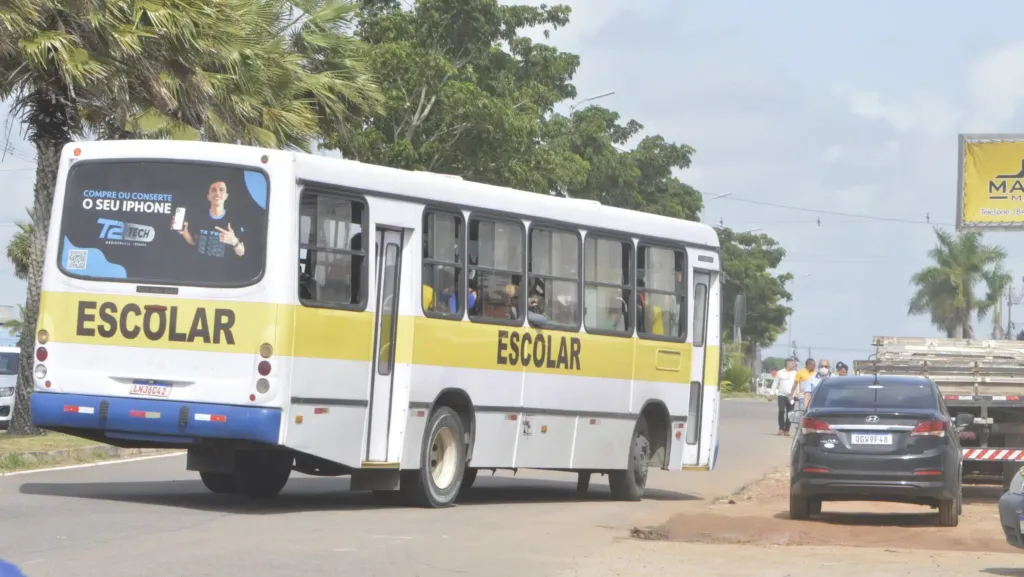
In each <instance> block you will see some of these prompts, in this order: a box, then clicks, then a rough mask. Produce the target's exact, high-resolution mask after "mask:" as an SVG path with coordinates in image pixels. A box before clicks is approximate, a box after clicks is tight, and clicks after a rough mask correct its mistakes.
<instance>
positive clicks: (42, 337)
mask: <svg viewBox="0 0 1024 577" xmlns="http://www.w3.org/2000/svg"><path fill="white" fill-rule="evenodd" d="M36 340H37V341H39V344H41V345H45V344H46V343H48V342H50V333H49V332H47V331H46V329H43V330H41V331H39V332H38V333H36Z"/></svg>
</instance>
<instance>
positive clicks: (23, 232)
mask: <svg viewBox="0 0 1024 577" xmlns="http://www.w3.org/2000/svg"><path fill="white" fill-rule="evenodd" d="M27 212H28V222H19V223H15V224H16V225H17V227H18V232H16V233H14V236H13V237H11V241H10V242H9V243H7V260H9V261H11V264H12V265H14V276H15V277H16V278H18V279H19V280H27V279H28V267H29V262H30V260H31V246H32V220H33V219H32V211H31V210H29V211H27Z"/></svg>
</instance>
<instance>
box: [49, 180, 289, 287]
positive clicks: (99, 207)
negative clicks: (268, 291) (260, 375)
mask: <svg viewBox="0 0 1024 577" xmlns="http://www.w3.org/2000/svg"><path fill="white" fill-rule="evenodd" d="M268 189H269V183H268V181H267V176H266V174H264V173H263V172H261V171H259V170H252V169H246V168H243V167H238V166H227V165H218V164H205V163H186V162H172V161H117V162H92V163H90V162H79V163H76V164H74V165H73V166H72V167H71V171H70V172H69V173H68V181H67V188H66V189H65V193H64V206H63V211H62V215H61V235H60V250H59V253H58V258H59V259H60V262H59V263H58V264H59V266H60V269H61V271H63V272H64V273H65V274H67V275H69V276H73V277H78V278H85V279H90V280H103V281H121V282H134V283H148V284H171V285H184V286H216V287H241V286H247V285H250V284H253V283H254V282H256V281H257V280H259V279H260V278H261V277H262V276H263V265H264V262H265V260H266V246H267V200H268V198H267V196H268V193H269V190H268Z"/></svg>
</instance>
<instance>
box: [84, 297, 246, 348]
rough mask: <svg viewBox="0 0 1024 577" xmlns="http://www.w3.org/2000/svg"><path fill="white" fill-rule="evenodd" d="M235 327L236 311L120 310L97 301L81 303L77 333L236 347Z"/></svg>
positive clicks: (132, 306) (157, 307)
mask: <svg viewBox="0 0 1024 577" xmlns="http://www.w3.org/2000/svg"><path fill="white" fill-rule="evenodd" d="M234 325H235V311H233V310H231V309H220V308H215V309H212V310H209V311H208V310H207V309H206V308H205V307H199V308H196V309H195V311H194V312H191V313H189V312H183V311H179V309H178V307H177V306H175V305H171V306H164V305H148V306H146V307H145V308H144V307H141V306H139V305H137V304H134V303H129V304H126V305H124V307H122V308H121V309H120V310H118V308H117V304H116V303H112V302H100V303H97V302H96V301H79V302H78V321H77V323H76V330H75V333H76V334H77V335H78V336H80V337H92V336H97V335H98V336H100V337H103V338H108V339H109V338H111V337H113V336H114V335H117V334H120V335H121V336H122V337H124V338H126V339H137V338H139V337H140V336H141V337H143V338H145V339H148V340H151V341H160V340H168V341H171V342H179V343H193V342H202V343H207V344H209V343H214V344H220V343H225V344H229V345H233V344H235V335H234V334H233V333H232V332H231V329H232V327H233V326H234Z"/></svg>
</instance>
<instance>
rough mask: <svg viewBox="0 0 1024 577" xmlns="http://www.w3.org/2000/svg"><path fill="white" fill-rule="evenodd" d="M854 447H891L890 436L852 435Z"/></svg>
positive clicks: (884, 434)
mask: <svg viewBox="0 0 1024 577" xmlns="http://www.w3.org/2000/svg"><path fill="white" fill-rule="evenodd" d="M852 441H853V444H854V445H891V444H892V435H890V434H889V433H854V434H853V439H852Z"/></svg>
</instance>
